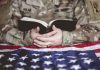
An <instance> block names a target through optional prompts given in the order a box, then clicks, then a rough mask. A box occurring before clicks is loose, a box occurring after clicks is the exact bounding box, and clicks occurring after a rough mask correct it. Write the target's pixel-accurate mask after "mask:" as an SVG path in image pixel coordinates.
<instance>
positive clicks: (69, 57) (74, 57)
mask: <svg viewBox="0 0 100 70" xmlns="http://www.w3.org/2000/svg"><path fill="white" fill-rule="evenodd" d="M67 57H68V58H76V57H75V56H67Z"/></svg>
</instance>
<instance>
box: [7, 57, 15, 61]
mask: <svg viewBox="0 0 100 70" xmlns="http://www.w3.org/2000/svg"><path fill="white" fill-rule="evenodd" d="M8 60H9V61H10V62H12V61H14V60H16V59H15V57H13V58H9V59H8Z"/></svg>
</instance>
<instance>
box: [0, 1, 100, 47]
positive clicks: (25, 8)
mask: <svg viewBox="0 0 100 70" xmlns="http://www.w3.org/2000/svg"><path fill="white" fill-rule="evenodd" d="M86 1H87V0H86ZM89 1H90V0H88V2H85V1H84V0H12V4H11V6H10V13H9V17H10V19H9V24H7V25H5V27H3V28H2V29H1V36H2V37H1V38H2V39H1V40H4V41H5V42H8V43H11V44H14V45H20V46H26V45H32V40H31V38H30V31H28V33H27V35H26V37H25V39H24V40H23V33H22V32H21V31H19V30H18V29H17V19H19V18H22V17H31V18H36V19H40V20H43V21H46V22H49V21H51V20H53V19H73V17H75V18H77V19H78V22H77V25H76V29H75V30H74V31H72V32H68V31H63V44H62V45H66V44H74V43H80V42H87V41H98V40H100V22H99V21H100V20H99V19H96V18H98V17H96V18H95V19H92V18H94V17H93V16H92V17H91V15H93V14H91V13H90V11H87V9H88V8H89V7H91V6H90V5H89V4H88V3H89ZM85 3H87V4H85ZM89 9H90V8H89ZM91 9H92V8H91ZM91 9H90V10H91ZM98 11H99V12H100V8H99V10H98ZM99 15H100V14H99ZM92 22H93V23H92ZM5 32H6V33H5Z"/></svg>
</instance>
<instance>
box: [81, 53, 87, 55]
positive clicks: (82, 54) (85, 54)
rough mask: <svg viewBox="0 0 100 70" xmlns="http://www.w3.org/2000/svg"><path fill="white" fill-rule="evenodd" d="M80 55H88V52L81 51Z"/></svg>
mask: <svg viewBox="0 0 100 70" xmlns="http://www.w3.org/2000/svg"><path fill="white" fill-rule="evenodd" d="M79 55H87V53H80V54H79Z"/></svg>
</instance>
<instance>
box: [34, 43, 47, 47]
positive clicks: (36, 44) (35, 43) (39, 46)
mask: <svg viewBox="0 0 100 70" xmlns="http://www.w3.org/2000/svg"><path fill="white" fill-rule="evenodd" d="M34 45H36V46H38V47H40V48H45V47H47V46H42V45H39V44H37V43H34Z"/></svg>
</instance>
